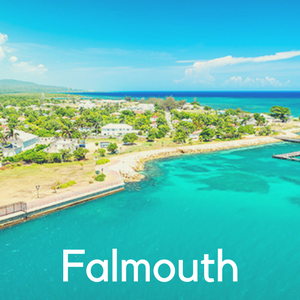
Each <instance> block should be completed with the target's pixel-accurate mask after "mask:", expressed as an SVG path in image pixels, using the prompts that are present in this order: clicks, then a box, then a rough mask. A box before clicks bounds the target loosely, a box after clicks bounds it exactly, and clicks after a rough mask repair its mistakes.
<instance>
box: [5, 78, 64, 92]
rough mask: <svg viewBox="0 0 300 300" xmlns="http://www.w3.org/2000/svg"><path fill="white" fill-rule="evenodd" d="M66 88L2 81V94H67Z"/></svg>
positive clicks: (8, 80)
mask: <svg viewBox="0 0 300 300" xmlns="http://www.w3.org/2000/svg"><path fill="white" fill-rule="evenodd" d="M67 91H68V89H67V88H66V87H59V86H50V85H39V84H36V83H33V82H27V81H19V80H13V79H2V80H0V94H8V93H34V92H35V93H59V92H67Z"/></svg>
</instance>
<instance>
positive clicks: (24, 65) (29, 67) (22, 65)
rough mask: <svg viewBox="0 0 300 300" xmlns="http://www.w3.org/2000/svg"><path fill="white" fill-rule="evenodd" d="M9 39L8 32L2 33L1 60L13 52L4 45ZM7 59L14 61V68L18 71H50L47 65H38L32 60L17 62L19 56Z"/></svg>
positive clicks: (37, 72) (41, 72)
mask: <svg viewBox="0 0 300 300" xmlns="http://www.w3.org/2000/svg"><path fill="white" fill-rule="evenodd" d="M7 39H8V37H7V34H3V33H0V61H1V60H2V59H4V58H5V57H6V54H5V53H11V51H10V49H9V48H7V47H5V46H2V45H3V44H4V43H5V42H6V41H7ZM7 61H9V62H11V63H12V66H13V70H14V71H16V72H22V73H35V74H38V75H42V74H44V73H45V72H47V71H48V69H47V68H45V66H44V65H42V64H39V65H37V66H36V65H34V64H33V63H32V62H26V61H22V62H19V63H17V61H18V57H16V56H10V57H9V58H7Z"/></svg>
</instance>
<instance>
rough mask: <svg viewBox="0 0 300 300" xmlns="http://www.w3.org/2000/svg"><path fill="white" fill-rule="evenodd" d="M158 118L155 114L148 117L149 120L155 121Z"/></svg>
mask: <svg viewBox="0 0 300 300" xmlns="http://www.w3.org/2000/svg"><path fill="white" fill-rule="evenodd" d="M157 119H158V116H157V115H154V116H153V117H151V118H150V122H156V121H157Z"/></svg>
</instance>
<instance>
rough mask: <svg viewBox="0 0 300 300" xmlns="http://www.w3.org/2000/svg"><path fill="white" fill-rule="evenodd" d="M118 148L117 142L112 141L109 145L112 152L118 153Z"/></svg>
mask: <svg viewBox="0 0 300 300" xmlns="http://www.w3.org/2000/svg"><path fill="white" fill-rule="evenodd" d="M117 149H118V145H117V143H110V144H109V145H108V146H107V151H109V152H110V153H116V152H117Z"/></svg>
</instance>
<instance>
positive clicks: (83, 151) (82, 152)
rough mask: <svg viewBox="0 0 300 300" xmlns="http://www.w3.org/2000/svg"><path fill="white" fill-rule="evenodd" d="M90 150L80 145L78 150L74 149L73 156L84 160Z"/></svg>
mask: <svg viewBox="0 0 300 300" xmlns="http://www.w3.org/2000/svg"><path fill="white" fill-rule="evenodd" d="M88 152H89V150H88V149H85V148H81V147H80V148H78V149H77V150H74V152H73V156H74V158H75V159H76V160H83V159H85V156H86V154H87V153H88Z"/></svg>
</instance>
